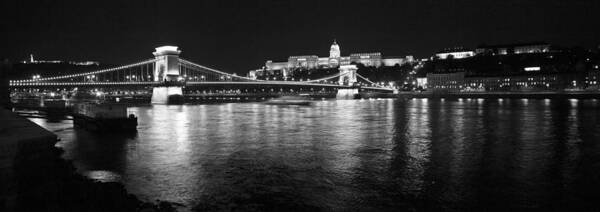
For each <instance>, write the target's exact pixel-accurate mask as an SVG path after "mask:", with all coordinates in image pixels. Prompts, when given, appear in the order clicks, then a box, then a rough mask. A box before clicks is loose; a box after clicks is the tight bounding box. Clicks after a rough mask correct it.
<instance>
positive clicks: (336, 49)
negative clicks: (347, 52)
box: [329, 40, 341, 67]
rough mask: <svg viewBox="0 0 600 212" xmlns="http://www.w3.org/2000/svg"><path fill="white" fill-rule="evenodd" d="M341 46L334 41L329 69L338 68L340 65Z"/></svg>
mask: <svg viewBox="0 0 600 212" xmlns="http://www.w3.org/2000/svg"><path fill="white" fill-rule="evenodd" d="M340 55H341V52H340V46H339V45H338V44H337V41H336V40H333V44H331V48H329V67H337V66H339V65H340Z"/></svg>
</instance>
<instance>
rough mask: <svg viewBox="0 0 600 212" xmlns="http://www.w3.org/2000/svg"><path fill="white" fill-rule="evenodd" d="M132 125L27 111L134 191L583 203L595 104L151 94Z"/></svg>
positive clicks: (261, 199) (345, 202)
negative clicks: (226, 100)
mask: <svg viewBox="0 0 600 212" xmlns="http://www.w3.org/2000/svg"><path fill="white" fill-rule="evenodd" d="M129 110H130V112H131V113H135V114H136V115H137V116H138V117H139V119H138V122H139V126H138V133H137V134H136V135H117V134H95V133H89V132H86V131H85V130H80V129H73V126H72V122H71V121H61V122H58V123H51V122H48V121H46V120H42V119H33V120H34V121H35V122H36V123H38V124H40V125H42V126H43V127H46V128H47V129H49V130H51V131H53V132H55V133H56V134H58V135H59V137H60V138H61V139H62V141H60V142H59V143H58V144H57V145H58V146H60V147H62V148H64V150H65V153H64V157H65V158H67V159H72V160H73V161H74V163H75V165H76V167H77V168H78V170H79V171H80V172H81V173H82V174H84V175H86V176H88V177H90V178H94V179H98V180H101V181H118V182H122V183H124V184H125V186H126V188H127V189H128V190H129V192H131V193H134V194H136V195H138V196H139V197H141V198H142V199H146V200H155V199H160V200H167V201H172V202H177V203H181V204H184V205H186V206H187V208H188V209H190V208H191V207H194V206H195V207H197V208H198V209H208V210H228V209H241V210H251V209H259V210H275V209H280V210H283V209H296V210H315V209H321V210H397V209H404V208H416V209H420V210H425V209H441V210H465V209H493V210H508V209H590V207H596V208H597V207H598V206H596V203H594V202H593V201H595V200H597V199H598V197H599V195H598V194H600V101H598V100H574V99H573V100H568V99H563V100H558V99H557V100H549V99H546V100H526V99H453V100H452V99H446V100H444V99H406V100H402V99H398V100H395V99H394V100H393V99H381V100H337V101H336V100H331V101H317V102H315V104H314V105H313V106H273V105H265V104H261V103H230V104H212V105H211V104H209V105H183V106H174V105H169V106H167V105H153V106H145V107H135V108H130V109H129Z"/></svg>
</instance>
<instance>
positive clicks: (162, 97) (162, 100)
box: [151, 86, 183, 104]
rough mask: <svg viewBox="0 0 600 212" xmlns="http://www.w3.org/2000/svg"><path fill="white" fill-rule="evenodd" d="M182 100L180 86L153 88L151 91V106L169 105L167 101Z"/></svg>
mask: <svg viewBox="0 0 600 212" xmlns="http://www.w3.org/2000/svg"><path fill="white" fill-rule="evenodd" d="M174 97H176V98H182V97H183V89H182V88H181V87H180V86H168V87H167V86H165V87H154V88H153V89H152V101H151V103H152V104H169V103H172V102H170V101H169V99H172V98H174Z"/></svg>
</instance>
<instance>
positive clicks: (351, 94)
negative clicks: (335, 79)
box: [336, 88, 359, 99]
mask: <svg viewBox="0 0 600 212" xmlns="http://www.w3.org/2000/svg"><path fill="white" fill-rule="evenodd" d="M358 97H359V93H358V88H340V89H338V91H337V95H336V99H356V98H358Z"/></svg>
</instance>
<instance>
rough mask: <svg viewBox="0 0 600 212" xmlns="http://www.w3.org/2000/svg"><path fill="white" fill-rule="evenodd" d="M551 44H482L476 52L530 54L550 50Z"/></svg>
mask: <svg viewBox="0 0 600 212" xmlns="http://www.w3.org/2000/svg"><path fill="white" fill-rule="evenodd" d="M550 50H551V46H550V44H548V43H543V42H536V43H523V44H506V45H491V46H489V45H482V46H479V47H477V48H476V49H475V53H476V54H490V55H509V54H528V53H544V52H550Z"/></svg>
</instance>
